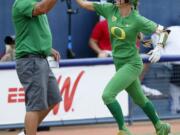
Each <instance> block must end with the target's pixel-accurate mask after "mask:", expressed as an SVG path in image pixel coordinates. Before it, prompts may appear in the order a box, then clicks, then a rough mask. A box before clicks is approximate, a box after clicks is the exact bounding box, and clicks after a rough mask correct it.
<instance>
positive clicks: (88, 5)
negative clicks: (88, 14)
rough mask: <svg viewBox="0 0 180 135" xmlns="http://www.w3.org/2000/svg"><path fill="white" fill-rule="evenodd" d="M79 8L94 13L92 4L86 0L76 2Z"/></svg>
mask: <svg viewBox="0 0 180 135" xmlns="http://www.w3.org/2000/svg"><path fill="white" fill-rule="evenodd" d="M76 2H77V3H78V4H79V6H80V7H82V8H85V9H87V10H92V11H94V7H93V2H90V1H87V0H76Z"/></svg>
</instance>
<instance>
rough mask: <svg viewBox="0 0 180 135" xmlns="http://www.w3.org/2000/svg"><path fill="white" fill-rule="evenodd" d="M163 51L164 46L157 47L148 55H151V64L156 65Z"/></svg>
mask: <svg viewBox="0 0 180 135" xmlns="http://www.w3.org/2000/svg"><path fill="white" fill-rule="evenodd" d="M162 49H163V48H162V46H159V45H157V46H156V47H155V48H154V49H153V50H151V51H150V52H148V55H150V57H149V61H150V62H151V63H156V62H158V61H159V60H160V58H161V53H162Z"/></svg>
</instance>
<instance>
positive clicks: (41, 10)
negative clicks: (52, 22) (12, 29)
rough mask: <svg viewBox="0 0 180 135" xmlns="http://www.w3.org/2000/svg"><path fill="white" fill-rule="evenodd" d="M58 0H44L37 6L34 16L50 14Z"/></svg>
mask: <svg viewBox="0 0 180 135" xmlns="http://www.w3.org/2000/svg"><path fill="white" fill-rule="evenodd" d="M56 2H57V0H42V1H40V2H38V3H37V4H36V5H35V8H34V10H33V16H37V15H41V14H46V13H48V12H49V11H50V10H51V9H52V8H53V7H54V5H55V4H56Z"/></svg>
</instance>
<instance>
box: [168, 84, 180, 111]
mask: <svg viewBox="0 0 180 135" xmlns="http://www.w3.org/2000/svg"><path fill="white" fill-rule="evenodd" d="M170 95H171V97H172V106H171V111H172V112H176V111H177V110H180V87H178V86H176V85H174V84H172V83H171V84H170Z"/></svg>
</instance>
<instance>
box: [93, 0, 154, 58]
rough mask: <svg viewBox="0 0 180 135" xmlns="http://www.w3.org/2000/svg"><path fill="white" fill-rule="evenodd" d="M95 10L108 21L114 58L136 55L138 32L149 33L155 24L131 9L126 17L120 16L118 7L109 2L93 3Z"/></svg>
mask: <svg viewBox="0 0 180 135" xmlns="http://www.w3.org/2000/svg"><path fill="white" fill-rule="evenodd" d="M93 6H94V9H95V11H96V12H97V13H98V14H99V15H102V16H104V17H105V18H106V19H107V21H108V29H109V33H110V39H111V44H112V53H113V57H115V58H132V57H135V56H137V55H139V53H138V49H137V48H136V38H137V35H138V33H139V32H142V33H144V34H151V33H153V32H155V30H156V27H157V24H156V23H154V22H152V21H150V20H148V19H146V18H145V17H143V16H141V15H139V13H138V12H137V11H136V10H132V11H131V13H130V15H129V16H127V17H121V15H120V11H119V8H118V7H117V6H116V5H113V4H110V3H104V4H102V3H97V2H94V3H93Z"/></svg>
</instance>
